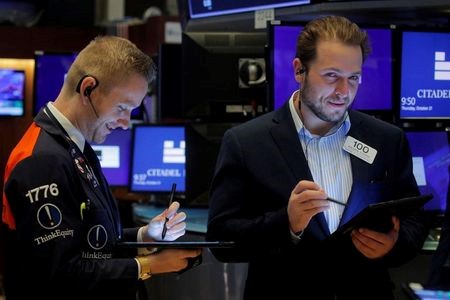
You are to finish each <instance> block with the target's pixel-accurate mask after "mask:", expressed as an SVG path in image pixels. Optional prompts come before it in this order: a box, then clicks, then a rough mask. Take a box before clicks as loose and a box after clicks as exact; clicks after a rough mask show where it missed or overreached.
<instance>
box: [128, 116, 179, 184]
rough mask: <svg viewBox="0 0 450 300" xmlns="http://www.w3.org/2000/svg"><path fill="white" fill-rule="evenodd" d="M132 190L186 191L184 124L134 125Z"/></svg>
mask: <svg viewBox="0 0 450 300" xmlns="http://www.w3.org/2000/svg"><path fill="white" fill-rule="evenodd" d="M133 131H134V133H133V142H132V145H133V146H132V149H133V150H132V162H131V174H130V176H131V182H130V190H131V191H132V192H148V193H168V192H170V191H171V189H172V184H173V183H176V184H177V192H182V193H183V192H185V191H186V180H185V178H186V167H185V165H186V141H185V127H184V126H182V125H174V126H166V125H142V126H135V127H134V129H133Z"/></svg>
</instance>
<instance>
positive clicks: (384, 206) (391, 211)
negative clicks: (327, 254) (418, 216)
mask: <svg viewBox="0 0 450 300" xmlns="http://www.w3.org/2000/svg"><path fill="white" fill-rule="evenodd" d="M431 198H433V195H420V196H413V197H407V198H401V199H396V200H391V201H385V202H378V203H372V204H369V205H368V206H367V207H366V208H364V209H363V210H362V211H360V212H359V213H358V214H356V215H355V216H354V217H353V218H352V219H350V220H349V221H348V222H347V223H345V224H344V225H342V226H341V227H339V228H338V229H337V230H336V231H335V232H334V233H333V234H332V235H331V236H332V237H333V236H334V237H337V236H340V235H344V234H347V233H349V232H351V231H352V230H353V229H355V228H361V227H364V228H368V229H371V230H375V231H378V232H385V233H386V232H389V231H390V230H391V229H392V226H393V224H392V216H397V217H399V218H400V219H401V218H403V217H406V216H409V215H411V214H412V213H414V212H415V211H417V210H419V209H421V208H422V207H423V206H424V204H425V203H427V202H428V201H430V200H431Z"/></svg>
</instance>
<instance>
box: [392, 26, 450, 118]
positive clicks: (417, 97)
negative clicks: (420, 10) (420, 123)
mask: <svg viewBox="0 0 450 300" xmlns="http://www.w3.org/2000/svg"><path fill="white" fill-rule="evenodd" d="M401 49H402V50H401V51H402V52H401V53H402V54H401V88H400V99H399V100H400V101H399V102H398V103H399V106H400V118H401V119H449V118H450V33H443V32H412V31H411V32H409V31H404V32H402V48H401Z"/></svg>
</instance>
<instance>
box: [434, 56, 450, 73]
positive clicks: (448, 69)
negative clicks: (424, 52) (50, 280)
mask: <svg viewBox="0 0 450 300" xmlns="http://www.w3.org/2000/svg"><path fill="white" fill-rule="evenodd" d="M434 80H450V61H445V52H440V51H436V52H434Z"/></svg>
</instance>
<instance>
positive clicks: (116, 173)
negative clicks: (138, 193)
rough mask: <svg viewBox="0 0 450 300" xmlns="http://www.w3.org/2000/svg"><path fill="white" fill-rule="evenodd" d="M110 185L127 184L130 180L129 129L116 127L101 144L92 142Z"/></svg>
mask: <svg viewBox="0 0 450 300" xmlns="http://www.w3.org/2000/svg"><path fill="white" fill-rule="evenodd" d="M92 148H93V149H94V151H95V153H96V154H97V157H98V159H99V160H100V165H101V166H102V171H103V174H105V177H106V179H107V180H108V183H109V185H110V186H128V181H129V180H130V160H131V130H123V129H120V128H117V129H115V130H113V131H112V132H111V133H110V134H109V135H108V136H107V138H106V140H105V141H104V142H103V143H102V144H92Z"/></svg>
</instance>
